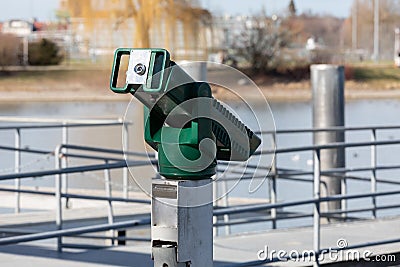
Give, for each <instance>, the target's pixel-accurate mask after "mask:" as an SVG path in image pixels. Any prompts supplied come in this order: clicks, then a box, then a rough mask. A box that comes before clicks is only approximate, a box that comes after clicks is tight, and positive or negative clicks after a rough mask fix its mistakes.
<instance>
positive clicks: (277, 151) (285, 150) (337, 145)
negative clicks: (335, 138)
mask: <svg viewBox="0 0 400 267" xmlns="http://www.w3.org/2000/svg"><path fill="white" fill-rule="evenodd" d="M397 144H398V145H400V140H387V141H374V142H354V143H344V142H342V143H330V144H326V145H310V146H302V147H293V148H280V149H275V150H264V151H256V152H255V153H254V154H253V155H266V154H274V153H275V154H281V153H288V152H299V151H314V150H323V149H336V148H347V147H360V146H383V145H397Z"/></svg>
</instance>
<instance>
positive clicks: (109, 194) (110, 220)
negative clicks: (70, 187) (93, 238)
mask: <svg viewBox="0 0 400 267" xmlns="http://www.w3.org/2000/svg"><path fill="white" fill-rule="evenodd" d="M105 164H108V160H106V161H105ZM104 182H105V183H104V185H105V190H106V196H107V197H108V198H111V197H112V192H111V190H112V189H111V174H110V169H108V168H105V169H104ZM107 211H108V223H109V224H113V223H114V213H113V207H112V201H111V200H108V205H107ZM110 236H111V245H114V230H110Z"/></svg>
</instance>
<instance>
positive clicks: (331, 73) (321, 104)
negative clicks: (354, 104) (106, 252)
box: [311, 65, 345, 211]
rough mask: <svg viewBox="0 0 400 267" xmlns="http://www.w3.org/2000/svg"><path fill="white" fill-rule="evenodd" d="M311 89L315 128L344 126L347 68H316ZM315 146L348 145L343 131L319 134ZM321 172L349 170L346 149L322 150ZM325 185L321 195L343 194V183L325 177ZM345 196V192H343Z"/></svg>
mask: <svg viewBox="0 0 400 267" xmlns="http://www.w3.org/2000/svg"><path fill="white" fill-rule="evenodd" d="M311 87H312V99H313V100H312V102H313V112H312V113H313V127H314V128H323V127H337V126H339V127H344V109H345V106H344V67H343V66H335V65H312V66H311ZM313 139H314V144H315V145H326V144H331V143H344V142H345V137H344V132H343V131H337V132H315V133H314V135H313ZM320 153H321V158H320V164H321V170H325V169H332V168H344V167H345V151H344V148H343V147H337V148H333V149H324V150H320ZM320 179H321V181H322V182H324V183H325V185H326V187H325V186H322V187H321V196H329V195H337V194H341V192H342V191H341V189H342V186H345V183H343V184H341V181H339V180H338V179H334V178H331V177H330V176H325V175H324V176H321V177H320ZM343 193H344V192H343ZM340 207H341V202H329V203H324V204H322V205H321V210H322V211H327V210H336V209H339V208H340Z"/></svg>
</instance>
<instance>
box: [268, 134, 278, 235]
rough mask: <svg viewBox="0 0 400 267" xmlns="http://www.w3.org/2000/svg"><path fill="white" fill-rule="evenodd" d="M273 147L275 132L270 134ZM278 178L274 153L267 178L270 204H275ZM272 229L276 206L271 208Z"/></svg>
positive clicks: (274, 224) (273, 227) (274, 227)
mask: <svg viewBox="0 0 400 267" xmlns="http://www.w3.org/2000/svg"><path fill="white" fill-rule="evenodd" d="M272 142H273V148H276V133H273V134H272ZM277 178H278V166H277V154H275V155H274V160H273V162H272V166H271V176H270V178H269V200H270V203H271V204H275V203H276V200H277V196H276V179H277ZM271 218H272V229H276V208H272V209H271Z"/></svg>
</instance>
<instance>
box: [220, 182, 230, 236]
mask: <svg viewBox="0 0 400 267" xmlns="http://www.w3.org/2000/svg"><path fill="white" fill-rule="evenodd" d="M221 183H222V184H221V186H222V190H223V192H224V193H223V194H224V196H223V197H222V204H223V205H224V206H225V207H228V206H229V200H228V193H229V192H228V181H222V182H221ZM224 222H229V214H224ZM230 234H231V227H230V225H225V235H230Z"/></svg>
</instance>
